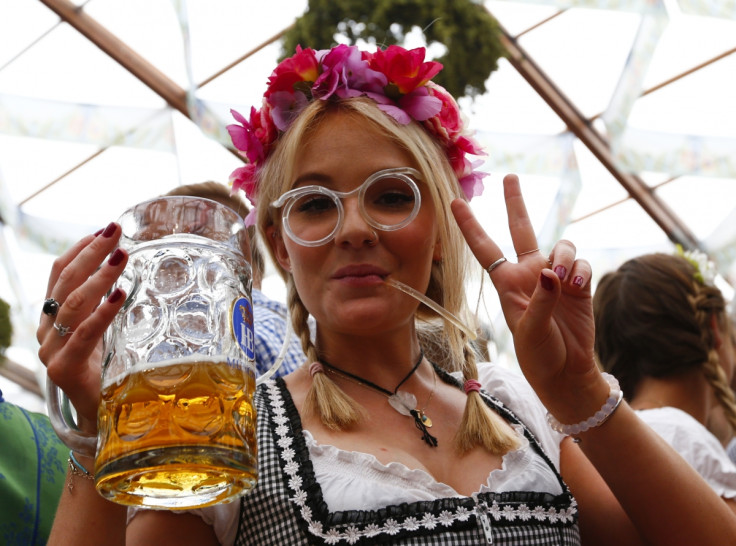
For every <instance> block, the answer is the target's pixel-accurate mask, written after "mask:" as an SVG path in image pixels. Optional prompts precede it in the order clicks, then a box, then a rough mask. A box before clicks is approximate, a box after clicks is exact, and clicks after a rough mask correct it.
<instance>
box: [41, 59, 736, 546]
mask: <svg viewBox="0 0 736 546" xmlns="http://www.w3.org/2000/svg"><path fill="white" fill-rule="evenodd" d="M440 69H441V65H439V64H438V63H434V62H431V61H425V59H424V50H423V49H416V50H405V49H403V48H400V47H397V46H392V47H389V48H388V49H386V50H378V51H375V52H372V53H368V52H363V51H360V50H359V49H358V48H356V47H349V46H337V47H335V48H333V49H331V50H329V51H320V52H316V51H313V50H311V49H298V50H297V53H296V55H294V56H293V57H291V58H289V59H286V60H284V61H283V62H281V63H280V64H279V66H278V67H277V68H276V69H275V70H274V72H273V74H272V75H271V77H270V78H269V82H268V89H267V91H266V93H265V95H264V101H263V104H262V105H261V108H260V109H255V108H253V109H252V110H251V112H250V114H249V115H248V116H243V115H241V114H238V113H236V114H235V116H236V120H237V121H238V122H239V123H238V124H236V125H235V126H231V127H229V129H230V132H231V136H232V137H233V143H234V144H235V146H236V147H237V148H238V149H240V150H241V151H242V153H243V155H244V157H245V158H246V160H247V164H246V165H245V166H244V167H243V168H242V169H239V170H238V171H236V173H234V177H233V179H234V180H233V181H234V187H235V188H236V189H238V188H240V189H243V190H244V191H245V192H246V194H247V195H248V196H249V198H250V199H251V200H252V201H253V202H255V203H256V204H257V208H256V210H257V218H256V219H255V221H256V223H257V226H258V229H259V230H260V233H261V234H262V235H263V237H264V240H265V241H267V244H268V247H269V250H270V252H271V255H272V257H273V258H274V260H275V261H276V263H277V264H278V267H279V268H280V269H281V272H282V275H283V276H284V278H285V280H286V282H287V285H288V290H289V293H288V302H287V304H288V306H289V310H290V315H291V317H292V321H293V325H294V330H295V332H296V333H297V335H298V336H299V337H300V339H301V342H302V347H303V348H304V352H305V354H306V355H307V357H308V360H307V363H306V364H305V365H304V366H302V367H301V368H299V369H298V370H297V371H295V372H293V373H292V374H290V375H289V376H287V377H286V378H278V379H276V380H274V381H270V382H267V383H265V384H263V385H261V387H259V390H258V392H257V395H256V403H257V410H258V423H257V429H258V442H259V451H258V454H259V455H258V456H259V461H258V466H259V481H258V484H257V485H256V487H255V488H254V489H253V490H252V491H251V492H250V493H248V494H247V495H246V496H244V497H243V499H242V501H241V502H240V503H231V504H229V505H221V506H215V507H211V508H206V509H202V510H199V511H195V512H187V513H184V514H181V513H171V512H162V511H140V512H138V513H136V514H135V515H132V517H131V518H130V519H129V522H128V523H127V526H126V522H127V521H128V520H127V519H126V513H125V511H124V510H123V509H121V508H120V507H116V506H111V505H109V503H107V504H106V503H105V501H103V500H102V499H100V498H99V496H97V494H96V493H95V491H94V488H93V486H92V485H91V483H89V481H88V480H83V479H81V478H79V477H75V476H71V478H75V479H76V481H75V482H74V483H75V490H74V494H66V493H65V496H64V498H63V499H62V502H61V505H60V508H59V511H58V513H57V518H56V522H55V526H54V530H53V532H54V536H53V537H52V538H53V540H52V543H57V544H59V543H73V544H77V543H79V541H80V540H82V539H91V538H93V537H96V538H99V539H100V540H104V541H105V543H107V544H110V543H123V542H127V543H128V544H142V543H162V544H177V545H181V544H217V543H221V544H474V545H475V544H491V543H492V544H579V543H580V542H581V541H584V542H586V543H589V544H599V545H600V544H644V543H659V544H673V543H677V542H680V543H683V542H684V543H699V544H716V543H718V544H722V543H723V540H724V538H725V539H726V540H727V541H731V542H733V541H736V518H734V517H733V515H732V514H731V513H730V511H729V510H728V508H727V507H726V506H725V505H724V503H723V502H722V500H721V499H720V497H718V496H717V495H716V494H714V493H713V492H712V490H711V489H710V488H709V487H708V485H707V484H706V483H705V482H703V481H702V479H701V478H700V476H698V474H697V473H696V472H694V471H693V470H692V468H691V467H690V466H689V465H688V464H687V463H685V462H684V461H683V460H682V459H681V458H680V457H679V456H678V455H677V454H676V453H675V452H674V451H673V450H671V448H669V446H667V445H666V444H664V443H663V442H662V441H661V440H660V439H659V438H658V437H657V436H656V434H655V433H654V432H653V431H651V429H649V428H648V427H647V426H646V425H644V424H643V423H642V422H641V421H640V420H639V419H638V418H637V417H636V415H635V414H634V412H633V411H632V410H631V408H630V407H629V406H628V405H627V404H626V403H625V402H622V400H621V393H620V390H619V389H618V387H617V385H616V383H615V381H613V380H612V379H611V378H610V377H606V376H604V375H602V374H601V373H600V372H599V370H598V368H597V367H596V364H595V362H594V353H593V338H594V335H593V316H592V305H591V294H590V285H589V280H590V267H589V265H588V264H587V262H585V261H584V260H579V259H577V258H576V256H575V248H574V246H573V245H572V244H571V243H570V242H566V241H562V242H560V243H558V244H557V245H556V246H555V247H554V249H553V251H552V254H551V256H550V257H549V261H548V257H546V256H543V255H542V253H541V252H540V251H539V250H538V248H537V242H536V238H535V235H534V231H533V229H532V227H531V225H530V223H529V219H528V216H527V213H526V209H525V207H524V202H523V200H522V198H521V193H520V189H519V182H518V179H517V178H516V177H515V176H508V177H506V179H505V181H504V192H505V199H506V205H507V210H508V215H509V225H510V230H511V235H512V239H513V242H514V247H515V249H516V252H517V254H518V256H519V258H518V263H517V264H514V263H512V262H509V261H508V260H506V259H505V258H504V257H503V256H502V254H501V251H500V249H499V247H498V246H497V245H496V244H495V243H494V242H493V241H492V240H491V239H490V238H489V237H488V236H487V235H486V234H485V233H484V232H483V230H482V229H481V227H480V225H479V224H478V222H477V221H476V220H475V219H474V218H473V216H472V214H471V211H470V208H469V207H468V204H467V200H468V199H470V198H472V197H473V196H474V195H477V194H478V193H479V192H480V190H481V189H482V176H481V175H480V174H479V173H477V172H475V171H474V163H473V161H471V157H470V156H472V155H477V154H479V153H480V149H479V147H478V145H477V143H476V142H475V141H474V140H473V139H472V138H471V137H470V136H468V135H467V134H466V133H465V132H464V130H463V125H462V121H461V117H460V112H459V110H458V108H457V105H456V103H455V101H454V100H453V99H452V97H450V96H449V95H448V94H447V93H446V92H445V91H444V90H443V89H442V88H440V87H438V86H436V85H435V84H433V83H432V82H431V79H432V78H433V77H434V75H435V74H436V73H437V72H438V71H439V70H440ZM119 233H120V228H119V227H118V226H116V225H115V224H112V225H111V226H110V227H109V228H107V230H106V231H104V232H103V233H102V235H101V236H98V237H89V238H86V239H84V240H83V241H82V242H81V243H80V244H79V245H78V246H77V247H75V248H74V249H73V250H71V251H70V252H69V253H67V254H66V255H65V256H64V257H63V258H61V259H60V260H59V262H58V263H57V265H56V267H55V269H54V272H52V276H51V279H50V283H49V297H53V298H55V299H56V300H57V301H60V302H62V305H61V308H60V310H59V315H58V317H57V320H58V321H62V323H63V324H64V325H69V326H70V327H72V328H73V329H74V334H73V335H71V336H66V337H60V336H59V335H58V334H57V332H56V331H55V330H54V329H53V328H52V324H50V323H49V321H47V320H44V321H42V324H41V325H40V327H39V334H38V335H39V340H40V341H41V343H42V344H41V349H40V351H39V354H40V356H41V358H42V360H43V361H44V362H45V363H46V365H47V367H48V373H49V376H50V377H51V378H52V379H53V381H54V382H55V383H56V384H57V385H59V386H61V387H62V388H64V389H65V390H66V392H67V394H68V395H69V397H70V399H71V400H72V402H73V403H74V404H75V406H76V407H77V410H78V411H79V412H80V414H81V415H82V416H83V418H84V421H83V424H82V426H83V427H84V428H86V429H88V430H90V431H93V430H94V416H95V410H96V404H97V399H98V397H99V396H98V392H97V391H96V390H95V388H94V387H96V385H91V386H87V385H85V382H80V381H79V379H80V377H84V378H90V377H92V376H93V375H94V374H96V373H98V370H97V369H96V368H95V367H94V366H89V365H88V363H87V362H88V358H87V357H88V355H89V351H90V347H91V345H92V343H93V342H94V339H95V338H96V336H99V335H100V334H101V333H102V331H103V330H104V328H105V327H106V326H107V324H109V323H110V321H111V318H112V317H113V315H114V314H115V313H116V312H117V310H118V309H119V308H120V305H121V301H120V295H116V294H115V293H113V294H112V295H111V297H110V298H109V299H108V302H107V303H105V304H103V305H100V306H99V307H97V308H95V307H94V306H93V305H92V302H94V301H99V297H100V296H101V295H102V294H104V293H105V290H106V289H107V288H108V287H109V286H110V285H111V284H112V282H113V280H114V278H115V277H116V276H117V275H119V274H120V272H121V270H122V267H123V265H124V263H123V262H124V259H123V260H122V261H120V262H117V261H115V263H113V264H110V263H109V262H108V264H107V265H105V266H103V267H102V268H101V269H100V270H99V271H97V272H95V270H96V268H97V266H98V265H99V263H100V262H101V261H102V260H103V259H104V257H105V255H106V254H107V253H108V252H110V251H111V250H112V249H113V248H114V245H115V240H116V238H117V237H118V236H119ZM463 239H465V241H467V243H468V244H467V245H466V244H465V241H464V240H463ZM468 248H470V250H472V252H473V254H474V255H475V257H476V259H477V260H478V261H479V262H480V265H481V266H482V267H483V268H486V270H487V271H488V273H489V274H490V277H491V280H492V281H493V283H494V285H495V287H496V288H497V290H498V292H499V296H500V298H501V302H502V306H503V310H504V313H505V316H506V319H507V321H508V323H509V326H510V328H511V331H512V332H513V334H514V342H515V346H516V348H517V355H518V358H519V362H520V364H521V367H522V370H523V371H524V375H525V377H526V379H525V378H524V377H522V376H521V375H518V374H514V373H511V372H508V371H505V370H503V369H500V368H498V367H495V366H492V365H489V364H479V363H478V362H476V360H475V356H474V352H473V350H472V348H471V345H470V339H469V337H468V335H467V334H466V332H473V331H475V325H474V324H473V317H472V316H470V314H469V313H468V312H467V309H466V305H465V300H464V287H463V283H464V279H465V277H466V272H467V271H468V267H470V264H469V261H468V259H467V258H468ZM123 258H125V257H123ZM90 275H91V277H90ZM409 294H418V297H417V298H416V299H415V298H414V297H412V296H410V295H409ZM70 297H73V298H74V299H75V300H76V301H77V304H76V305H75V308H74V309H66V306H65V305H64V303H63V302H64V301H66V300H67V298H70ZM95 298H97V299H96V300H95ZM80 302H86V303H82V304H81V305H80V304H79V303H80ZM448 312H449V313H450V314H451V315H452V316H453V317H454V318H453V319H449V317H448V315H447V313H448ZM438 315H442V316H445V317H448V324H447V326H446V329H445V335H446V336H447V338H448V339H447V345H448V346H449V347H450V350H451V352H452V355H451V357H450V358H448V359H447V360H446V362H445V365H446V366H447V368H444V369H443V368H440V367H439V366H434V365H433V364H432V363H431V362H429V361H428V360H427V358H425V357H424V355H423V352H422V348H421V345H420V343H419V340H418V337H417V332H416V330H417V326H416V324H417V321H418V320H421V319H423V318H424V317H430V318H432V319H436V318H437V317H438ZM308 317H313V319H314V320H315V323H316V331H315V335H314V337H312V336H311V335H309V332H308V329H307V327H306V324H307V319H308ZM458 321H459V322H458ZM458 324H459V325H461V326H458ZM89 383H91V384H93V383H94V381H91V380H90V381H89ZM540 400H541V403H540ZM547 412H549V414H547ZM550 424H551V426H550ZM574 440H575V441H579V442H580V443H579V444H577V443H575V441H574ZM77 459H80V458H79V457H77ZM81 464H91V461H89V460H87V459H84V458H82V459H81ZM75 470H76V471H77V472H81V471H80V470H79V469H75ZM672 476H677V479H676V480H673V479H672ZM693 496H695V497H697V498H698V501H699V502H698V503H697V505H693V503H692V498H693ZM97 533H99V535H98V534H97Z"/></svg>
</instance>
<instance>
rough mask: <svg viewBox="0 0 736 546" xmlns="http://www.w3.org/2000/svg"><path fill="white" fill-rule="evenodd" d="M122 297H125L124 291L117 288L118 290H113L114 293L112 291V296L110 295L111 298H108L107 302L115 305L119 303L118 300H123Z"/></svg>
mask: <svg viewBox="0 0 736 546" xmlns="http://www.w3.org/2000/svg"><path fill="white" fill-rule="evenodd" d="M122 297H123V291H122V290H120V288H116V289H115V290H113V291H112V292H111V293H110V295H109V296H108V297H107V301H108V302H109V303H115V302H116V301H118V300H119V299H120V298H122Z"/></svg>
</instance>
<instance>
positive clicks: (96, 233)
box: [94, 229, 102, 237]
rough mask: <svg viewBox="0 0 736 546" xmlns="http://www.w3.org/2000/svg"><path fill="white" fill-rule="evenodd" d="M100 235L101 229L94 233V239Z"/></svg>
mask: <svg viewBox="0 0 736 546" xmlns="http://www.w3.org/2000/svg"><path fill="white" fill-rule="evenodd" d="M100 233H102V229H98V230H97V231H95V233H94V235H95V237H97V236H98V235H99V234H100Z"/></svg>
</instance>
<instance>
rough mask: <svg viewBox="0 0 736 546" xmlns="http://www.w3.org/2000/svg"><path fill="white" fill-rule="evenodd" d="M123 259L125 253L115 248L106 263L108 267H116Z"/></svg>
mask: <svg viewBox="0 0 736 546" xmlns="http://www.w3.org/2000/svg"><path fill="white" fill-rule="evenodd" d="M123 258H125V253H124V252H123V251H122V250H120V249H119V248H116V249H115V252H113V253H112V256H110V259H109V260H107V263H108V264H109V265H118V264H120V262H122V261H123Z"/></svg>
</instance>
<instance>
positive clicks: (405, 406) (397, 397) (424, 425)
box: [320, 351, 437, 447]
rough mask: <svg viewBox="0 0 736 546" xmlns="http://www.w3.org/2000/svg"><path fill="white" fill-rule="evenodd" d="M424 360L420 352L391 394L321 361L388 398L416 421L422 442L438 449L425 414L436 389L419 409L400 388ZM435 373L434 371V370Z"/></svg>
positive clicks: (334, 370) (378, 386) (334, 371)
mask: <svg viewBox="0 0 736 546" xmlns="http://www.w3.org/2000/svg"><path fill="white" fill-rule="evenodd" d="M423 359H424V352H423V351H419V359H418V360H417V362H416V364H414V367H412V369H411V370H410V371H409V373H408V374H406V376H405V377H404V379H402V380H401V381H399V384H398V385H396V388H395V389H394V391H393V392H391V391H390V390H388V389H384V388H383V387H381V386H380V385H376V384H375V383H372V382H370V381H368V380H367V379H363V378H362V377H360V376H358V375H355V374H352V373H350V372H346V371H345V370H341V369H340V368H338V367H336V366H333V365H332V364H330V363H329V362H327V361H325V360H322V359H320V363H321V364H322V365H323V366H324V367H325V368H327V369H328V370H329V371H331V372H333V373H337V374H339V375H342V376H343V377H345V378H347V379H352V380H353V381H355V382H356V383H357V384H358V385H361V386H363V387H368V388H369V389H373V390H375V391H378V392H380V393H381V394H383V395H385V396H387V397H388V403H389V404H390V405H391V407H392V408H394V409H395V410H396V411H397V412H399V413H400V414H401V415H406V416H408V417H412V418H413V419H414V425H415V426H416V427H417V428H418V429H419V430H420V431H421V432H422V440H424V442H425V443H426V444H427V445H429V446H430V447H437V438H435V437H434V436H432V435H431V434H430V433H429V430H427V429H428V428H430V427H431V426H432V420H431V419H430V418H429V417H427V415H426V414H425V413H424V410H425V409H426V407H427V405H428V404H429V401H430V400H431V399H432V395H433V394H434V387H433V388H432V392H431V393H429V398H427V403H426V404H425V405H424V408H422V409H419V408H418V407H417V397H416V396H414V395H413V394H412V393H410V392H406V391H400V390H399V387H401V385H403V384H404V383H405V382H406V381H407V380H408V379H409V378H410V377H411V376H412V375H414V372H416V371H417V368H419V365H420V364H421V363H422V360H423ZM432 371H434V370H432ZM434 381H435V387H436V386H437V375H436V374H435V375H434Z"/></svg>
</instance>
